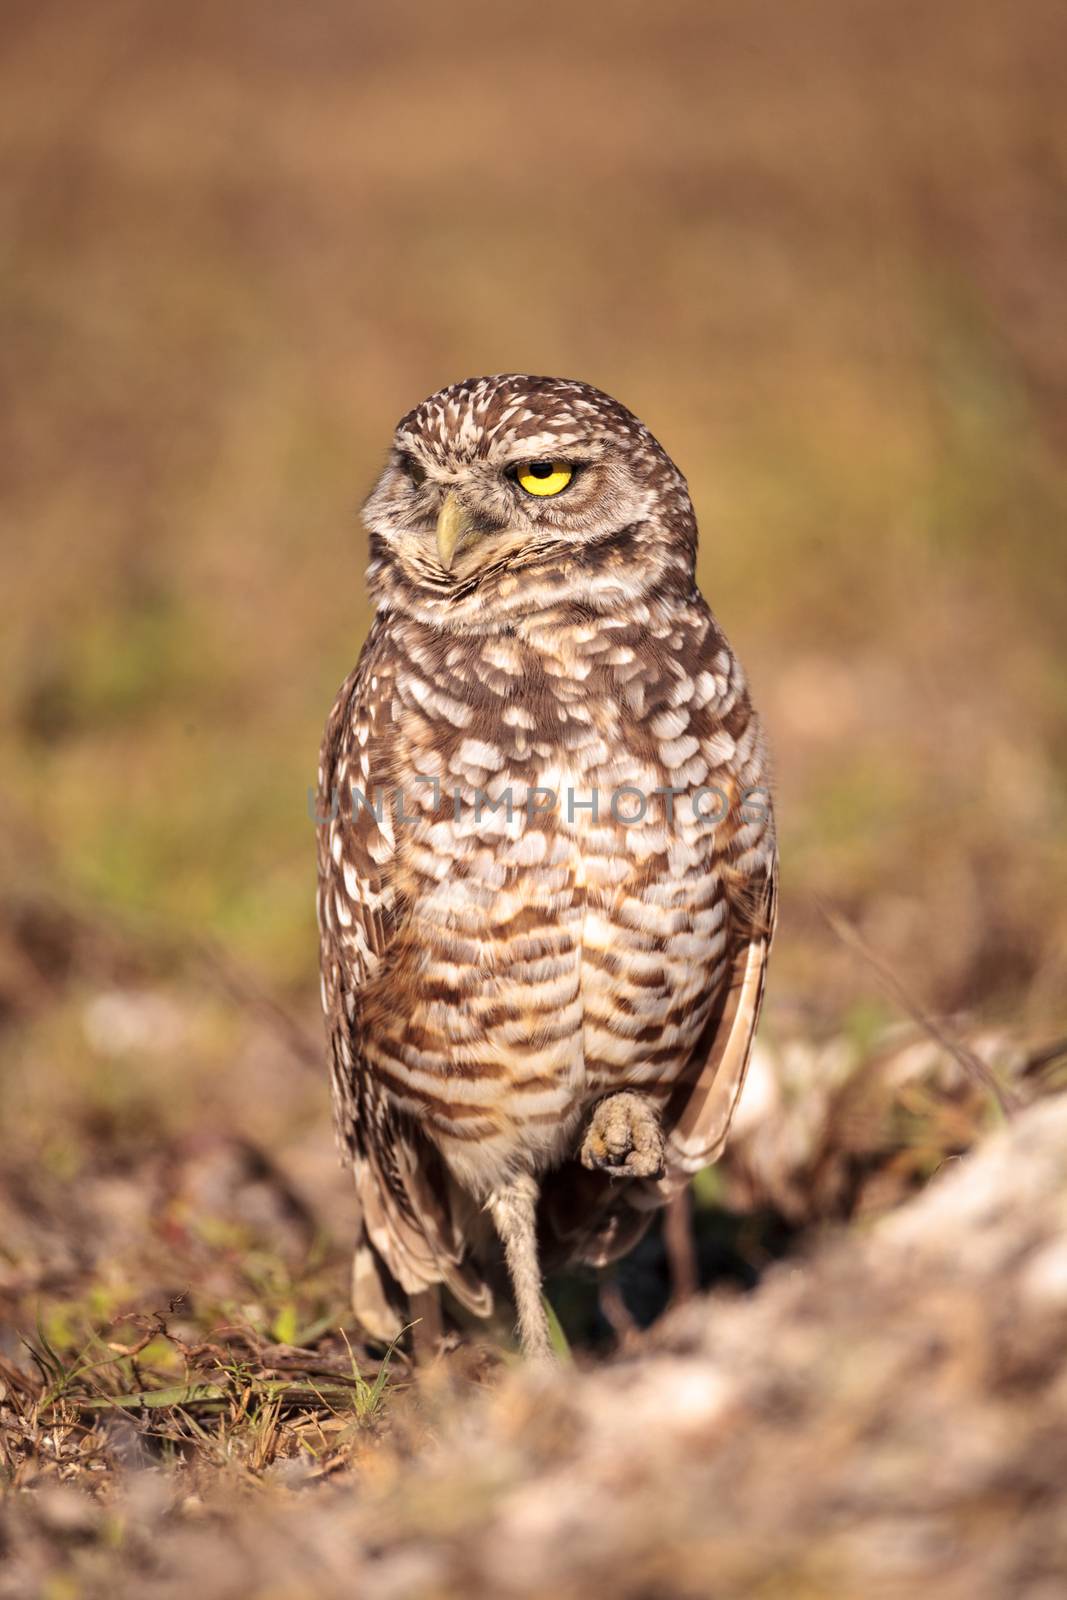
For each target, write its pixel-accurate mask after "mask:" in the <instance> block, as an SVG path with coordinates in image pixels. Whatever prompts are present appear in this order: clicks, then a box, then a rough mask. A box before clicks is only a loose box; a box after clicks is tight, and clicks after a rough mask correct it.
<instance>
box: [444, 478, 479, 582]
mask: <svg viewBox="0 0 1067 1600" xmlns="http://www.w3.org/2000/svg"><path fill="white" fill-rule="evenodd" d="M473 531H474V518H473V516H472V515H471V513H470V512H469V511H468V510H467V507H466V506H465V505H464V504H463V501H462V500H460V499H459V497H458V496H457V495H454V494H452V493H449V494H446V495H445V499H444V504H443V505H442V507H441V509H440V511H439V512H438V513H437V556H438V559H439V561H440V563H441V565H442V567H444V569H445V571H446V572H451V570H452V561H453V558H454V556H455V554H456V550H457V549H458V548H459V546H460V545H461V544H463V542H464V540H465V539H466V537H467V535H468V534H469V533H473Z"/></svg>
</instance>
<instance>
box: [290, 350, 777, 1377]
mask: <svg viewBox="0 0 1067 1600" xmlns="http://www.w3.org/2000/svg"><path fill="white" fill-rule="evenodd" d="M531 463H532V464H533V466H534V469H535V470H534V471H533V472H532V474H531V471H530V464H531ZM558 481H563V482H564V484H565V486H564V488H563V490H562V492H559V493H552V494H544V493H541V492H538V491H539V490H540V488H541V483H542V482H548V483H550V484H551V485H553V486H554V485H555V483H556V482H558ZM523 483H527V484H529V485H530V490H531V492H527V490H525V489H524V488H523V487H522V485H523ZM364 515H365V521H366V524H367V528H368V530H369V534H370V541H371V563H370V568H369V574H368V577H369V583H370V587H371V591H372V593H373V594H374V596H375V598H376V601H377V615H376V618H375V622H374V624H373V627H372V629H371V632H370V635H369V637H368V639H367V642H366V644H365V646H364V649H363V653H362V655H361V657H360V660H359V663H358V665H357V666H356V668H355V670H354V672H353V673H352V674H351V676H350V677H349V678H348V679H347V681H346V682H345V683H344V684H343V685H342V688H341V691H340V693H339V695H338V698H337V701H336V703H335V705H334V708H333V710H332V712H331V714H330V718H329V721H328V723H327V726H326V733H325V737H324V741H323V747H322V757H321V766H320V773H319V789H320V796H319V813H320V826H319V923H320V930H321V943H322V975H323V1003H324V1007H325V1011H326V1018H327V1030H328V1036H329V1043H330V1055H331V1068H332V1080H333V1091H334V1102H335V1109H336V1115H337V1126H338V1130H339V1135H340V1138H341V1142H342V1145H343V1148H344V1151H345V1153H346V1155H347V1156H348V1157H349V1158H350V1159H351V1161H352V1165H353V1168H354V1172H355V1180H356V1189H357V1194H358V1198H359V1206H360V1242H359V1245H358V1246H357V1251H356V1265H355V1274H354V1299H355V1308H356V1312H357V1315H358V1316H359V1318H360V1320H361V1321H362V1322H363V1324H364V1325H365V1327H366V1328H367V1329H368V1331H370V1332H371V1333H373V1334H376V1335H378V1336H381V1337H388V1336H391V1335H392V1334H394V1333H396V1332H397V1331H398V1330H399V1328H400V1327H401V1325H402V1321H403V1318H404V1316H405V1300H406V1297H410V1296H412V1295H417V1294H420V1293H422V1292H424V1291H426V1290H429V1289H432V1288H434V1287H435V1286H437V1285H444V1286H445V1287H446V1288H447V1289H448V1290H449V1291H450V1292H451V1294H452V1295H453V1296H454V1297H455V1298H456V1299H457V1300H458V1301H459V1302H460V1304H461V1305H463V1306H466V1307H467V1308H468V1309H469V1310H471V1311H473V1312H475V1313H480V1314H485V1313H487V1312H488V1311H489V1309H490V1306H491V1282H492V1278H493V1273H494V1256H495V1253H496V1252H497V1251H498V1250H499V1245H497V1244H496V1239H495V1236H496V1234H499V1235H500V1237H501V1239H502V1241H503V1245H504V1252H505V1255H506V1258H507V1263H508V1266H509V1268H510V1269H511V1276H512V1281H513V1285H514V1288H515V1293H516V1299H517V1302H518V1308H519V1315H520V1327H521V1330H522V1332H523V1337H524V1343H525V1344H526V1346H527V1348H529V1349H530V1350H532V1351H534V1352H535V1353H536V1352H538V1351H540V1350H541V1349H543V1347H544V1344H545V1340H546V1337H547V1335H546V1330H545V1328H544V1325H543V1316H542V1315H541V1313H540V1301H539V1298H538V1295H537V1292H536V1273H537V1267H536V1256H535V1240H534V1237H533V1230H534V1226H535V1221H536V1228H537V1232H538V1236H539V1245H540V1254H541V1259H542V1260H545V1259H548V1260H551V1261H553V1262H560V1261H568V1260H569V1261H580V1262H588V1263H592V1264H603V1263H604V1262H606V1261H609V1260H611V1259H613V1258H615V1257H617V1256H618V1255H619V1254H621V1253H623V1252H624V1251H625V1250H626V1249H628V1248H629V1247H630V1245H631V1244H632V1243H633V1242H634V1241H635V1240H636V1239H637V1238H638V1237H639V1236H640V1233H641V1232H642V1231H643V1229H644V1227H645V1225H646V1223H647V1220H648V1217H649V1215H650V1212H651V1211H652V1210H653V1209H654V1208H655V1206H656V1205H657V1204H659V1203H661V1202H662V1200H663V1199H664V1198H665V1197H666V1196H667V1195H668V1194H669V1193H670V1192H671V1191H672V1189H673V1188H674V1187H676V1186H677V1185H678V1184H679V1183H680V1182H682V1181H684V1177H685V1175H686V1174H688V1173H690V1172H693V1171H695V1170H697V1169H698V1168H700V1167H701V1166H704V1165H706V1164H707V1163H708V1162H709V1161H710V1160H712V1159H713V1158H714V1157H715V1155H716V1154H717V1152H718V1151H719V1149H720V1148H721V1146H722V1143H723V1140H724V1139H725V1136H726V1132H727V1128H728V1126H729V1121H730V1116H731V1113H732V1110H733V1106H734V1103H735V1101H736V1098H737V1095H738V1093H739V1091H740V1087H741V1082H742V1080H743V1076H744V1071H745V1066H746V1063H747V1059H748V1054H749V1049H750V1046H751V1041H752V1034H753V1031H754V1028H755V1025H756V1020H757V1017H758V1012H759V1006H760V1000H761V997H762V989H763V977H764V969H765V962H766V955H767V951H768V947H769V944H770V939H771V935H772V932H773V925H774V906H775V881H776V856H775V845H774V832H773V822H772V817H771V809H770V799H769V794H768V790H767V784H768V776H767V766H766V757H765V752H764V745H763V740H762V737H761V734H760V729H759V724H758V722H757V720H756V717H755V714H754V712H753V709H752V705H751V702H750V699H749V695H748V691H747V688H746V685H745V680H744V676H743V673H742V671H741V668H740V667H739V665H738V663H737V660H736V658H735V657H734V655H733V654H732V652H731V650H730V647H729V645H728V644H727V642H726V639H725V638H724V636H723V634H722V632H721V630H720V629H719V626H718V624H717V623H716V621H715V619H714V618H713V616H712V615H711V613H710V611H709V610H708V607H707V605H706V604H705V602H704V600H703V598H702V596H701V595H700V593H699V592H698V590H697V588H696V585H695V578H694V561H695V550H696V524H695V520H694V517H693V512H692V507H691V505H690V501H689V495H688V491H687V489H686V485H685V480H684V479H683V478H682V476H681V474H680V473H679V472H678V470H677V468H676V467H675V466H674V465H673V463H672V462H671V461H670V459H669V457H668V456H667V455H666V453H665V452H664V451H663V449H662V448H661V446H660V445H659V444H658V443H657V442H656V441H655V440H654V439H653V437H652V435H651V434H650V433H649V432H648V430H647V429H646V428H645V427H644V426H643V424H641V423H640V422H639V421H638V420H637V419H636V418H635V417H634V416H632V415H631V414H630V413H629V412H628V411H626V410H625V409H624V408H623V407H622V406H620V405H619V404H618V403H617V402H616V401H614V400H611V399H610V398H609V397H608V396H606V395H604V394H601V393H600V392H599V391H597V390H595V389H592V388H590V387H588V386H587V385H585V384H581V383H575V382H569V381H565V380H560V379H549V378H532V377H526V376H514V375H511V376H503V377H494V378H481V379H476V380H470V381H467V382H465V383H460V384H456V385H453V386H452V387H451V388H448V389H444V390H442V391H441V392H440V393H439V394H437V395H434V396H432V397H431V398H430V399H429V400H427V401H425V402H424V403H423V404H422V405H421V406H419V407H417V408H416V409H415V410H414V411H412V412H411V413H409V415H408V416H406V417H404V418H403V419H402V421H401V422H400V423H399V425H398V427H397V430H396V434H395V438H394V443H393V451H392V454H391V457H390V460H389V463H388V465H387V466H386V468H385V471H384V472H383V474H382V477H381V479H380V481H379V483H378V485H377V487H376V488H375V490H374V491H373V493H372V494H371V496H370V499H369V500H368V502H367V505H366V508H365V513H364Z"/></svg>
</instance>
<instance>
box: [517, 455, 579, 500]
mask: <svg viewBox="0 0 1067 1600" xmlns="http://www.w3.org/2000/svg"><path fill="white" fill-rule="evenodd" d="M573 477H574V469H573V468H572V467H568V465H567V463H566V462H565V461H524V462H523V464H522V466H521V467H518V468H517V469H516V472H515V478H516V481H517V482H518V484H519V485H520V487H521V488H523V489H525V490H526V493H527V494H559V492H560V490H561V489H565V488H566V487H567V485H568V483H570V481H571V479H572V478H573Z"/></svg>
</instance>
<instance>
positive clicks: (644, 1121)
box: [580, 1092, 663, 1178]
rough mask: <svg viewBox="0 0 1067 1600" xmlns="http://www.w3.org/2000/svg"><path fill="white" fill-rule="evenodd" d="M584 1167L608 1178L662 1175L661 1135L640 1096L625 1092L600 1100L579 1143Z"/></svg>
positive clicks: (649, 1110) (651, 1109)
mask: <svg viewBox="0 0 1067 1600" xmlns="http://www.w3.org/2000/svg"><path fill="white" fill-rule="evenodd" d="M580 1159H581V1163H582V1166H583V1167H588V1168H589V1169H590V1170H591V1171H593V1172H604V1173H606V1174H607V1176H608V1177H609V1178H658V1177H660V1176H661V1174H662V1172H663V1134H662V1133H661V1132H660V1126H659V1119H658V1117H657V1116H656V1113H655V1111H654V1110H653V1108H652V1106H651V1105H650V1104H649V1103H648V1101H647V1100H646V1099H644V1097H643V1096H642V1095H639V1094H632V1093H629V1092H624V1093H622V1094H611V1095H608V1097H607V1099H606V1100H601V1102H600V1104H599V1105H598V1106H597V1107H596V1109H595V1111H594V1112H593V1115H592V1117H591V1119H590V1122H589V1128H588V1131H587V1132H586V1136H585V1139H584V1141H583V1143H582V1148H581V1154H580Z"/></svg>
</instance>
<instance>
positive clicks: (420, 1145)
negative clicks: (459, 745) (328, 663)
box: [317, 617, 492, 1339]
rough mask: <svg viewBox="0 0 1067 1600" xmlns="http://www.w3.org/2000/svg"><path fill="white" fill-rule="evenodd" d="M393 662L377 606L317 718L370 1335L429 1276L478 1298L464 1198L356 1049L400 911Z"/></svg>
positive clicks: (342, 1058) (327, 955) (329, 996)
mask: <svg viewBox="0 0 1067 1600" xmlns="http://www.w3.org/2000/svg"><path fill="white" fill-rule="evenodd" d="M399 664H400V659H399V657H398V653H397V650H396V647H395V644H394V642H393V641H392V639H391V636H390V633H389V628H388V624H387V622H386V621H385V619H383V618H381V617H379V618H378V620H377V621H376V622H375V624H374V627H373V628H372V629H371V632H370V635H369V636H368V639H367V642H366V644H365V646H364V648H363V652H362V655H361V656H360V660H359V663H358V665H357V667H356V669H355V671H354V672H353V673H352V674H351V675H350V676H349V678H348V679H346V681H345V683H344V684H342V686H341V689H340V692H339V694H338V696H337V699H336V701H335V703H334V706H333V709H332V711H331V712H330V715H329V718H328V720H327V723H326V730H325V733H324V736H323V742H322V751H321V755H320V760H319V794H318V807H317V813H318V814H317V822H318V879H319V893H318V916H319V938H320V958H321V969H322V1003H323V1009H324V1011H325V1014H326V1031H327V1039H328V1048H329V1063H330V1076H331V1085H332V1092H333V1106H334V1118H335V1122H336V1126H337V1133H338V1139H339V1142H340V1144H341V1147H342V1151H343V1152H344V1154H345V1156H346V1158H347V1159H348V1160H349V1161H350V1162H351V1165H352V1169H353V1174H354V1177H355V1184H356V1193H357V1197H358V1200H359V1208H360V1234H359V1240H358V1243H357V1247H356V1256H355V1262H354V1267H353V1302H354V1306H355V1311H356V1315H357V1316H358V1317H359V1320H360V1322H361V1323H362V1324H363V1326H364V1327H365V1328H366V1329H367V1331H368V1332H369V1333H370V1334H372V1336H374V1337H377V1338H383V1339H391V1338H395V1337H396V1335H397V1334H399V1332H400V1331H401V1329H402V1326H403V1313H404V1309H405V1308H404V1305H403V1295H405V1294H417V1293H418V1292H420V1291H421V1290H423V1289H426V1288H428V1287H429V1286H430V1285H432V1284H438V1283H444V1284H446V1285H447V1286H448V1288H449V1289H451V1291H452V1292H453V1293H454V1294H455V1295H456V1297H457V1299H459V1301H460V1302H461V1303H462V1304H463V1305H465V1306H467V1307H468V1308H469V1309H470V1310H472V1311H475V1312H477V1313H478V1314H479V1315H482V1316H484V1315H487V1314H488V1312H489V1311H490V1310H491V1308H492V1297H491V1294H490V1292H489V1289H488V1288H487V1286H486V1285H485V1284H484V1283H483V1282H482V1281H481V1279H480V1277H479V1275H478V1274H477V1272H476V1271H475V1270H474V1268H473V1266H472V1265H470V1264H469V1263H467V1262H466V1261H465V1260H464V1252H465V1238H466V1234H467V1229H468V1225H469V1222H470V1218H469V1215H468V1213H469V1211H470V1206H471V1202H470V1201H469V1200H468V1198H467V1197H466V1196H465V1195H464V1194H463V1193H462V1191H461V1190H460V1189H459V1188H458V1186H457V1185H456V1184H455V1183H454V1182H453V1180H452V1179H451V1178H450V1177H449V1175H448V1173H447V1172H446V1171H445V1169H444V1167H443V1164H442V1162H441V1160H440V1158H439V1156H438V1154H437V1152H436V1151H435V1150H434V1148H433V1147H432V1146H431V1145H430V1143H429V1141H427V1140H426V1139H425V1138H424V1137H423V1136H422V1135H421V1133H420V1132H419V1130H418V1128H417V1127H416V1126H415V1125H414V1124H413V1123H412V1122H411V1121H410V1119H407V1118H404V1117H402V1116H400V1115H398V1114H397V1113H396V1112H395V1111H394V1110H393V1109H392V1108H391V1107H390V1105H389V1102H388V1099H387V1097H386V1096H385V1094H384V1093H383V1092H382V1090H381V1087H380V1085H379V1084H378V1083H377V1082H376V1081H375V1077H374V1073H373V1070H372V1068H371V1067H370V1066H369V1064H368V1062H367V1060H366V1056H365V1052H364V1049H363V1039H362V1031H363V1027H364V1016H363V1007H362V1003H361V1001H362V995H363V991H364V989H365V988H366V986H367V984H368V983H369V982H370V981H371V980H372V979H374V978H375V977H376V976H377V975H378V974H379V973H380V972H381V971H382V968H383V966H385V965H387V964H388V961H389V956H390V949H391V947H392V945H393V943H394V940H395V938H396V935H397V932H398V930H399V929H400V928H401V927H402V925H403V921H404V917H405V915H406V907H405V904H404V899H403V895H402V892H401V887H400V875H399V872H398V870H397V869H398V862H397V847H396V837H395V832H394V826H393V814H392V810H391V805H392V790H393V784H392V782H391V765H390V751H391V746H392V739H391V731H392V717H393V682H394V678H395V675H396V671H397V668H398V666H399ZM353 791H356V794H355V798H354V799H353ZM379 802H380V803H379ZM397 1003H398V1004H402V1003H403V999H402V996H398V997H397Z"/></svg>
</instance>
